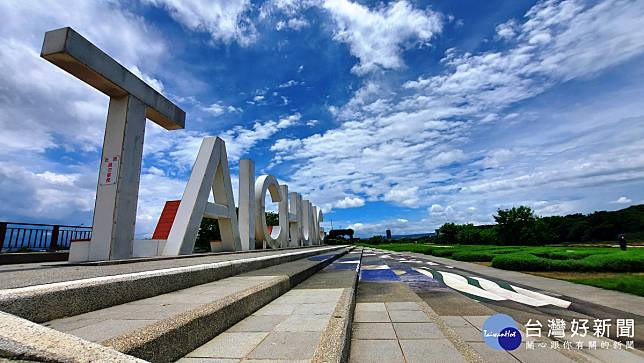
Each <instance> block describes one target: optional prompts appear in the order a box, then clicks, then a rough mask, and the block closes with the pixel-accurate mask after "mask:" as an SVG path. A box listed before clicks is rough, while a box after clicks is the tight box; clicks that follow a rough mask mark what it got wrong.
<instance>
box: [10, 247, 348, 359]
mask: <svg viewBox="0 0 644 363" xmlns="http://www.w3.org/2000/svg"><path fill="white" fill-rule="evenodd" d="M351 250H352V248H347V247H322V248H313V249H310V248H309V249H301V250H293V251H283V252H282V253H279V254H274V255H271V256H262V257H250V258H245V259H239V260H234V261H228V262H217V263H211V264H199V265H188V266H183V267H172V268H167V269H160V270H148V271H139V272H133V273H126V274H118V275H112V276H101V277H94V278H89V279H81V280H72V281H61V282H54V283H49V284H43V285H37V286H26V287H19V288H13V289H5V290H1V291H0V310H2V311H4V313H0V353H1V356H9V357H12V358H14V359H25V360H36V361H44V360H46V361H64V362H86V361H128V360H131V361H136V360H137V359H140V360H144V361H152V362H173V361H176V360H179V359H182V358H183V357H184V356H186V355H188V356H189V355H190V354H192V353H194V351H195V350H196V351H197V352H198V351H199V348H200V347H201V346H202V345H204V344H206V345H207V344H208V343H210V342H211V341H212V340H213V339H216V338H218V337H222V336H223V337H224V338H225V337H227V335H226V333H227V330H229V329H233V330H235V329H241V328H239V326H240V325H241V326H244V325H248V321H252V320H253V319H255V320H257V319H256V318H257V316H270V315H257V314H269V313H270V311H271V309H273V307H274V306H275V305H281V304H282V303H284V302H290V303H293V304H297V305H302V304H304V303H306V304H310V306H311V307H312V308H314V310H311V313H312V315H313V316H312V317H308V320H307V319H305V320H303V321H302V322H303V324H304V326H309V323H311V322H313V321H315V322H316V323H317V325H316V326H317V327H318V328H317V329H322V328H323V331H324V332H326V331H327V330H328V331H329V334H331V335H330V336H332V337H333V338H329V337H327V338H325V337H324V336H323V334H322V333H321V331H319V332H318V333H316V334H318V335H319V336H318V338H319V343H320V345H321V346H327V345H329V346H331V347H332V348H333V349H320V350H319V353H316V354H318V355H320V356H321V357H322V358H320V359H318V360H319V361H329V360H327V357H328V356H329V354H330V355H331V356H333V357H335V353H332V352H335V351H336V348H340V349H339V352H340V354H339V355H338V357H335V358H334V359H335V361H340V360H341V359H342V356H345V357H346V351H347V349H348V346H347V348H343V345H344V344H346V342H345V341H340V340H341V339H345V338H346V336H347V332H348V331H349V330H348V329H349V326H350V322H351V308H352V306H353V303H352V301H353V300H352V299H353V297H354V291H355V285H356V281H357V267H358V266H359V253H357V254H356V253H353V252H351ZM347 258H348V259H349V260H347ZM336 272H337V273H336ZM336 277H338V278H336ZM339 277H341V278H339ZM307 286H308V287H309V288H306V287H307ZM323 286H326V287H325V288H322V287H323ZM294 287H297V288H296V289H293V288H294ZM307 291H309V292H307ZM304 300H305V301H304ZM296 301H297V303H296ZM306 308H307V306H304V305H302V306H300V308H299V309H298V311H297V312H296V311H295V309H294V311H292V312H291V313H293V314H289V315H292V316H291V320H289V321H288V322H287V321H284V322H283V323H284V325H283V326H282V328H283V327H286V328H284V329H286V330H285V331H288V330H289V329H291V330H292V329H298V327H300V326H302V324H301V323H302V322H300V321H299V320H298V319H299V318H300V317H301V318H307V316H306V314H304V315H302V314H299V313H304V312H307V311H308V310H307V309H306ZM267 312H268V313H267ZM317 313H324V315H320V316H317V315H318V314H317ZM322 316H324V317H325V318H326V319H327V321H326V322H324V323H323V322H322V320H323V319H321V317H322ZM331 316H333V319H331ZM27 319H28V320H27ZM259 319H260V320H261V319H262V318H259ZM264 320H266V319H265V318H264ZM36 323H40V324H36ZM251 325H252V324H251ZM235 327H237V328H235ZM222 333H224V334H222ZM338 339H340V340H338ZM316 347H317V344H316ZM316 351H317V349H316ZM327 352H329V353H327ZM310 358H311V359H313V355H311V357H310ZM185 359H190V358H185Z"/></svg>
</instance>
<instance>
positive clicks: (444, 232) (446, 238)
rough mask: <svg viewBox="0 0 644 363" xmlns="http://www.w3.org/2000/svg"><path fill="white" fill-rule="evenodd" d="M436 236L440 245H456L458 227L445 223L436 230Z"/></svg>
mask: <svg viewBox="0 0 644 363" xmlns="http://www.w3.org/2000/svg"><path fill="white" fill-rule="evenodd" d="M438 235H439V239H440V242H441V243H447V244H456V242H457V235H458V226H457V225H456V224H454V223H445V224H443V225H442V226H441V227H440V228H439V229H438Z"/></svg>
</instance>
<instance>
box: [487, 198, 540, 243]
mask: <svg viewBox="0 0 644 363" xmlns="http://www.w3.org/2000/svg"><path fill="white" fill-rule="evenodd" d="M494 220H495V221H496V224H497V230H498V232H499V241H500V242H501V243H502V244H505V245H516V244H527V243H534V241H535V236H534V229H535V222H536V220H537V217H536V216H535V215H534V212H533V211H532V209H531V208H530V207H526V206H520V207H512V208H510V209H499V210H498V211H497V214H496V215H495V216H494Z"/></svg>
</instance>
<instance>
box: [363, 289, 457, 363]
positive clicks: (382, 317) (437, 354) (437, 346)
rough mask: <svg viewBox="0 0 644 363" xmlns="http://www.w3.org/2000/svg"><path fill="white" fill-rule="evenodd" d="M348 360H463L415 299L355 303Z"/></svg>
mask: <svg viewBox="0 0 644 363" xmlns="http://www.w3.org/2000/svg"><path fill="white" fill-rule="evenodd" d="M353 322H354V325H353V335H352V341H351V358H350V361H351V362H356V363H357V362H392V363H394V362H410V363H411V362H465V360H464V359H463V358H462V357H461V355H460V353H459V352H458V351H457V350H456V349H455V348H454V346H453V345H452V344H451V343H450V341H449V340H448V339H446V338H445V336H444V335H443V333H442V332H441V331H440V329H439V328H438V327H437V326H436V324H434V323H432V322H430V320H429V317H428V316H427V314H425V312H424V311H422V310H421V307H420V305H419V304H418V303H416V302H386V303H384V302H376V303H358V304H356V313H355V317H354V320H353Z"/></svg>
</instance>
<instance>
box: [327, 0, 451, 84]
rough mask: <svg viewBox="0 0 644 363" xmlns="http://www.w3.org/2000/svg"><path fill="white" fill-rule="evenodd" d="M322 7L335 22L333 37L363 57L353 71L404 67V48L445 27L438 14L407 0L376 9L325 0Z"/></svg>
mask: <svg viewBox="0 0 644 363" xmlns="http://www.w3.org/2000/svg"><path fill="white" fill-rule="evenodd" d="M323 6H324V8H325V9H326V10H328V11H329V12H330V13H331V16H332V17H333V19H334V21H335V24H336V30H335V35H334V38H335V39H337V40H338V41H341V42H344V43H347V44H348V45H349V48H350V51H351V54H353V55H354V56H356V57H358V58H359V59H360V64H358V65H356V66H355V67H354V68H353V72H355V73H356V74H361V75H363V74H367V73H370V72H373V71H376V70H378V69H398V68H401V67H402V66H403V60H402V59H401V57H400V53H401V52H402V51H403V50H404V49H405V48H409V47H412V46H415V45H417V44H419V43H420V44H423V43H427V42H429V41H430V40H431V39H432V38H433V37H434V35H435V34H436V33H439V32H440V31H441V29H442V21H441V17H440V16H439V15H438V14H437V13H435V12H433V11H431V10H419V9H414V8H413V7H412V6H411V5H410V4H409V3H408V2H407V1H404V0H401V1H397V2H394V3H391V4H390V5H389V6H387V7H382V8H378V9H374V10H370V9H369V8H367V7H366V6H364V5H360V4H358V3H355V2H351V1H349V0H326V1H325V2H324V5H323Z"/></svg>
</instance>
